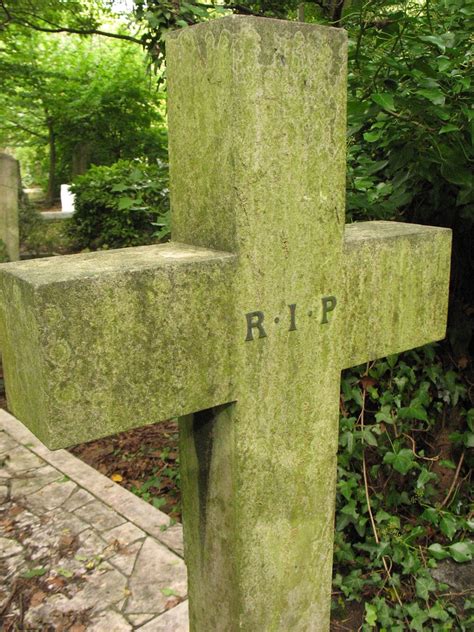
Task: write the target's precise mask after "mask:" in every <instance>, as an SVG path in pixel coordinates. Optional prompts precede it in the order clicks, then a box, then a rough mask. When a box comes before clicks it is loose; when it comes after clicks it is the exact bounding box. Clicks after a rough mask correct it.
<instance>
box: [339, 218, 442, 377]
mask: <svg viewBox="0 0 474 632" xmlns="http://www.w3.org/2000/svg"><path fill="white" fill-rule="evenodd" d="M450 258H451V231H450V230H449V229H446V228H433V227H431V226H419V225H416V224H401V223H398V222H361V223H356V224H348V225H347V226H346V229H345V235H344V248H343V261H344V293H345V300H344V302H345V314H344V325H343V334H342V341H343V343H342V345H341V346H343V349H344V350H343V368H347V367H350V366H356V365H357V364H362V363H363V362H368V361H369V360H374V359H376V358H381V357H384V356H386V355H390V354H392V353H398V352H400V351H404V350H406V349H412V348H413V347H418V346H420V345H423V344H426V343H428V342H431V341H433V340H440V339H441V338H444V336H445V332H446V314H447V310H448V288H449V268H450Z"/></svg>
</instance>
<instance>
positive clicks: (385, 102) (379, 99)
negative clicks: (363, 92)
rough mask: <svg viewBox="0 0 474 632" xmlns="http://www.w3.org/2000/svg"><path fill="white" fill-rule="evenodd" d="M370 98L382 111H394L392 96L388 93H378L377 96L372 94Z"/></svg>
mask: <svg viewBox="0 0 474 632" xmlns="http://www.w3.org/2000/svg"><path fill="white" fill-rule="evenodd" d="M370 98H371V99H372V101H374V103H376V104H377V105H380V107H381V108H383V109H384V110H388V111H389V112H394V111H395V103H394V102H393V95H392V94H390V92H378V93H377V94H372V95H371V97H370Z"/></svg>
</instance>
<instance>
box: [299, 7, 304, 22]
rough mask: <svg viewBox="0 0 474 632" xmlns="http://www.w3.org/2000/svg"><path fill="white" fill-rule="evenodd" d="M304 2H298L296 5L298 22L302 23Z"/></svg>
mask: <svg viewBox="0 0 474 632" xmlns="http://www.w3.org/2000/svg"><path fill="white" fill-rule="evenodd" d="M304 5H305V3H304V2H300V3H299V5H298V22H304Z"/></svg>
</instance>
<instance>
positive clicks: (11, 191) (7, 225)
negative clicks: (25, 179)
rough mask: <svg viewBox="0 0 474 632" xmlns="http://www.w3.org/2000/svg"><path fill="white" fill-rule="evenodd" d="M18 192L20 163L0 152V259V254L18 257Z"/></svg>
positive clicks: (14, 259) (15, 259)
mask: <svg viewBox="0 0 474 632" xmlns="http://www.w3.org/2000/svg"><path fill="white" fill-rule="evenodd" d="M19 194H20V165H19V163H18V161H17V160H15V158H13V157H12V156H10V155H8V154H4V153H0V261H1V260H2V258H3V257H2V255H3V256H5V255H6V257H7V258H8V259H9V260H10V261H17V260H18V259H19V258H20V233H19V227H18V199H19Z"/></svg>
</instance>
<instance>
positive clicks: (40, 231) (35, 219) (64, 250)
mask: <svg viewBox="0 0 474 632" xmlns="http://www.w3.org/2000/svg"><path fill="white" fill-rule="evenodd" d="M18 219H19V228H20V249H21V251H22V256H23V257H25V256H28V257H31V256H34V257H44V256H51V255H57V254H69V253H70V252H71V249H72V244H71V239H70V237H69V234H68V223H69V222H70V220H54V221H46V220H44V219H42V218H41V215H40V213H39V212H38V211H37V210H36V209H35V208H34V206H33V205H32V204H30V203H29V202H28V200H27V198H26V196H23V197H22V199H21V201H20V207H19V216H18Z"/></svg>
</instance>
